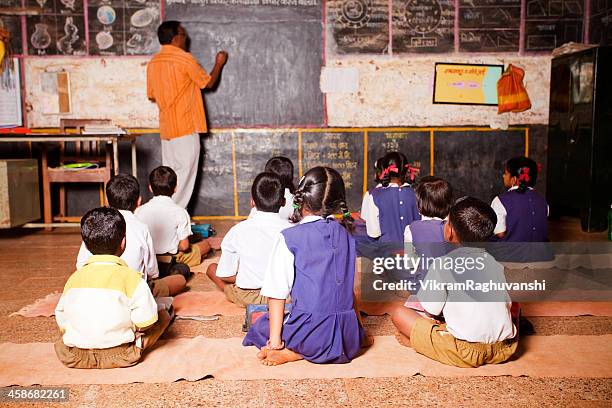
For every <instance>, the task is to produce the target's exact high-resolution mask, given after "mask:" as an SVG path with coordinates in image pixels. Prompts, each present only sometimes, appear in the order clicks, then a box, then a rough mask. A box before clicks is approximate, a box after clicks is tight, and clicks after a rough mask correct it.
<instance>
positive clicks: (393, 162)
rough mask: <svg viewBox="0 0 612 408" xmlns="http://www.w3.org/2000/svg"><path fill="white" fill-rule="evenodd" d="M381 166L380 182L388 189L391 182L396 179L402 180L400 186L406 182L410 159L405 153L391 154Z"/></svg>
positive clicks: (388, 154)
mask: <svg viewBox="0 0 612 408" xmlns="http://www.w3.org/2000/svg"><path fill="white" fill-rule="evenodd" d="M380 162H381V163H380V166H381V167H382V172H381V173H380V182H381V183H382V185H383V187H388V186H389V183H391V180H392V179H394V178H399V179H400V184H403V183H405V182H406V174H407V170H408V167H407V166H408V159H407V158H406V156H405V155H404V154H403V153H400V152H389V153H387V154H386V155H385V156H384V157H383V158H382V159H381V160H380Z"/></svg>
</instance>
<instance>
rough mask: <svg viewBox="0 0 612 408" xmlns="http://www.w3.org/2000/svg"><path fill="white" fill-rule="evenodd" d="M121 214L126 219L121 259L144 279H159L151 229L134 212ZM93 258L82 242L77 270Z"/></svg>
mask: <svg viewBox="0 0 612 408" xmlns="http://www.w3.org/2000/svg"><path fill="white" fill-rule="evenodd" d="M119 212H120V213H121V215H122V216H123V218H124V219H125V251H124V252H123V254H121V259H123V260H124V261H125V263H126V264H127V266H129V267H130V268H131V269H133V270H135V271H137V272H140V273H141V274H142V278H143V279H145V280H147V279H154V278H157V277H158V276H159V269H158V267H157V258H156V257H155V249H154V248H153V240H152V238H151V234H150V233H149V227H147V224H145V223H143V222H142V221H140V220H139V219H138V218H136V216H135V215H134V213H133V212H131V211H128V210H119ZM91 256H92V253H91V252H89V250H88V249H87V247H86V246H85V243H84V242H82V243H81V248H80V249H79V254H78V256H77V262H76V267H77V269H80V268H82V267H83V265H85V262H87V260H88V259H89V258H91Z"/></svg>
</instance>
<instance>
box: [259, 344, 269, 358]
mask: <svg viewBox="0 0 612 408" xmlns="http://www.w3.org/2000/svg"><path fill="white" fill-rule="evenodd" d="M267 356H268V348H267V347H266V346H264V347H262V348H261V349H260V350H259V353H257V358H258V359H260V360H263V359H264V358H266V357H267Z"/></svg>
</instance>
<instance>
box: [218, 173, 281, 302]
mask: <svg viewBox="0 0 612 408" xmlns="http://www.w3.org/2000/svg"><path fill="white" fill-rule="evenodd" d="M284 192H285V189H284V187H283V183H282V181H281V179H280V177H279V176H278V175H276V174H274V173H261V174H259V175H258V176H257V177H255V181H253V186H252V187H251V207H255V208H256V209H257V211H254V212H253V213H252V215H251V216H250V217H249V218H248V219H246V220H244V221H242V222H240V223H238V224H236V225H234V226H233V227H232V228H231V229H230V230H229V231H228V233H227V235H226V236H225V238H223V242H221V258H220V259H219V263H218V264H216V263H215V264H211V265H210V266H209V267H208V269H207V271H206V275H207V276H208V277H209V278H210V280H212V281H213V282H214V283H215V285H217V287H218V288H219V289H220V290H222V291H223V292H224V293H225V296H226V297H227V299H228V300H229V301H230V302H232V303H235V304H237V305H239V306H242V307H246V305H249V304H265V303H267V301H268V300H267V298H265V297H264V296H261V295H260V293H259V291H260V290H261V286H262V284H263V280H264V272H265V270H266V265H267V263H268V257H269V256H270V253H271V252H272V247H273V245H274V242H275V240H276V238H277V236H278V234H279V232H281V231H282V230H284V229H285V228H288V227H290V226H291V224H290V223H289V222H288V221H287V220H286V219H283V218H281V217H280V215H279V210H280V208H281V207H282V206H283V205H284V204H285V197H284Z"/></svg>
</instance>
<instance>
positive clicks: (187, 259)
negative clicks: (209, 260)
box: [174, 244, 202, 268]
mask: <svg viewBox="0 0 612 408" xmlns="http://www.w3.org/2000/svg"><path fill="white" fill-rule="evenodd" d="M174 257H175V259H176V262H179V263H184V264H187V265H189V267H191V268H193V267H194V266H198V265H199V264H201V263H202V253H201V252H200V247H199V246H197V245H194V244H191V245H190V246H189V252H183V251H179V252H178V254H176V255H175V256H174Z"/></svg>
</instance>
